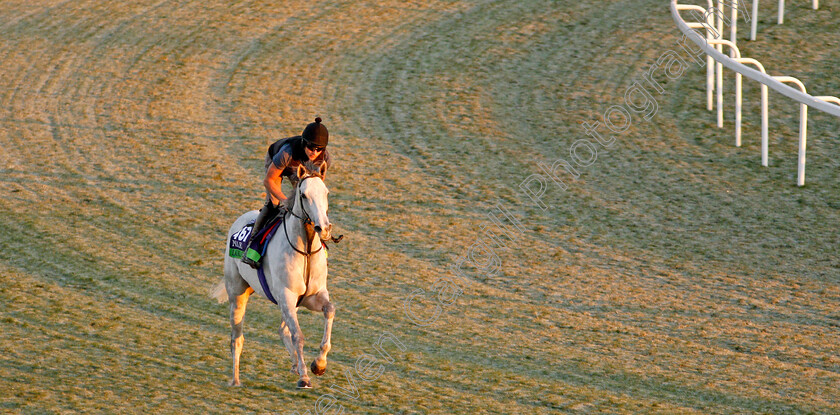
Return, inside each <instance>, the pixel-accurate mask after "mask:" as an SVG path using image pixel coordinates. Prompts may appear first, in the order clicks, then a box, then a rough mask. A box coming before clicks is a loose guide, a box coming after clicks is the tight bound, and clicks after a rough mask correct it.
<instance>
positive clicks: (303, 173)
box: [297, 163, 306, 179]
mask: <svg viewBox="0 0 840 415" xmlns="http://www.w3.org/2000/svg"><path fill="white" fill-rule="evenodd" d="M303 176H306V167H304V166H303V163H300V164H298V168H297V177H298V178H299V179H302V178H303Z"/></svg>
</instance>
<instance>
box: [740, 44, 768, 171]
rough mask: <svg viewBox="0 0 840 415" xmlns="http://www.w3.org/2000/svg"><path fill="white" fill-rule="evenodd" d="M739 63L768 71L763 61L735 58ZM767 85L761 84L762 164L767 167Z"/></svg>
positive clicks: (762, 71) (763, 71) (764, 72)
mask: <svg viewBox="0 0 840 415" xmlns="http://www.w3.org/2000/svg"><path fill="white" fill-rule="evenodd" d="M735 61H736V62H738V63H743V64H752V65H755V67H756V68H757V69H758V70H759V71H761V73H763V74H766V73H767V71H765V70H764V65H762V64H761V62H759V61H757V60H755V59H752V58H738V59H735ZM767 124H768V122H767V85H765V84H763V83H762V84H761V165H762V166H764V167H767V158H768V157H767V147H768V145H767V142H768V139H767Z"/></svg>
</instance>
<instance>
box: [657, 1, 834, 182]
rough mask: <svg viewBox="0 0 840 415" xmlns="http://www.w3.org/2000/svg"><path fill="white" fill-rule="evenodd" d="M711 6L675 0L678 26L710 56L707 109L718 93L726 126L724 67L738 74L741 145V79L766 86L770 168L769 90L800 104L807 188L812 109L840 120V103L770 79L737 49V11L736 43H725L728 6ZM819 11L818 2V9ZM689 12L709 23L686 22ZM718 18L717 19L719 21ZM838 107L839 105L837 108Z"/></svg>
mask: <svg viewBox="0 0 840 415" xmlns="http://www.w3.org/2000/svg"><path fill="white" fill-rule="evenodd" d="M707 3H708V4H709V5H710V6H709V9H703V8H702V7H700V6H695V5H682V4H677V0H671V15H672V16H673V18H674V21H675V22H676V23H677V26H678V27H679V29H680V31H681V32H683V34H684V35H685V36H686V37H687V38H690V39H691V40H692V41H693V42H694V43H696V44H697V45H698V46H699V47H700V48H701V49H702V50H703V52H705V53H706V60H707V65H706V67H707V76H706V88H707V91H706V92H707V108H708V109H709V110H711V109H712V101H713V100H712V89H716V90H717V107H718V111H717V125H718V127H722V126H723V73H722V72H723V66H726V67H727V68H729V69H731V70H733V71H735V72H736V101H737V103H736V109H735V110H736V116H735V117H736V120H735V122H736V129H735V130H736V131H735V134H736V138H735V144H736V145H738V146H740V144H741V122H740V121H741V117H740V115H741V114H740V113H741V75H743V76H746V77H748V78H750V79H753V80H755V81H758V82H759V83H761V84H762V90H761V92H762V94H761V95H762V96H761V100H762V140H761V164H762V165H763V166H767V164H768V163H767V87H770V88H773V90H775V91H776V92H779V93H780V94H782V95H784V96H786V97H788V98H791V99H793V100H796V101H797V102H799V103H800V118H799V119H800V125H799V160H798V172H797V184H798V185H799V186H803V185H804V184H805V149H806V141H807V122H808V115H807V114H808V107H813V108H816V109H818V110H820V111H823V112H825V113H828V114H831V115H834V116H836V117H840V99H839V98H836V97H829V96H819V97H814V96H811V95H808V93H807V92H806V90H805V86H804V85H803V84H802V83H801V82H799V80H797V79H796V78H793V77H788V76H770V75H768V74H767V72H766V71H765V70H764V67H763V65H761V63H759V62H758V61H757V60H755V59H750V58H743V57H741V55H740V51H738V48H737V46H736V45H735V39H736V30H735V21H736V20H737V8H736V7H732V20H731V21H730V25H731V29H732V31H731V35H732V39H731V40H730V41H726V40H723V39H721V38H720V37H721V34H722V33H723V23H724V19H725V16H723V8H724V3H723V1H722V0H719V1H718V8H714V7H713V6H712V4H713V0H707ZM757 3H758V0H753V17H752V19H753V20H752V21H753V22H755V21H756V17H755V14H756V7H757ZM780 3H781V4H780V10H784V3H783V0H782V1H780ZM816 7H817V2H816V0H814V8H816ZM683 10H689V11H692V12H700V11H702V12H703V16H702V17H704V19H703V20H705V21H700V22H685V21H684V20H683V18H682V16H681V15H680V11H683ZM715 17H717V18H715ZM693 29H705V31H706V32H705V34H706V37H705V38H703V37H702V36H700V34H698V33H697V32H695V31H694V30H693ZM712 31H714V32H715V34H716V35H717V36H714V37H715V38H714V39H712V36H711V32H712ZM724 45H726V46H729V49H730V52H731V57H730V56H726V55H724V54H723V46H724ZM712 59H714V61H716V65H715V66H716V68H712V65H711V64H710V62H711V60H712ZM746 64H751V65H754V66H756V68H757V69H752V68H750V67H748V66H746ZM714 75H717V76H716V78H717V79H716V81H717V82H716V84H717V85H714V86H713V82H712V78H713V76H714ZM785 83H794V84H796V85H797V86H798V87H799V88H792V87H790V86H788V85H785ZM835 104H836V105H835Z"/></svg>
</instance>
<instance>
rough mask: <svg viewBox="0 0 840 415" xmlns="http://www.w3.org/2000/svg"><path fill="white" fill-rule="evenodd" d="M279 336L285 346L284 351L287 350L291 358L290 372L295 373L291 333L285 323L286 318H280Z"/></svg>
mask: <svg viewBox="0 0 840 415" xmlns="http://www.w3.org/2000/svg"><path fill="white" fill-rule="evenodd" d="M279 331H280V337H282V338H283V345H285V346H286V351H287V352H289V357H290V358H291V359H292V373H294V374H297V373H298V371H297V359H296V358H295V348H294V345H293V344H292V334H291V333H290V332H289V326H287V325H286V320H284V319H282V318H281V319H280V330H279Z"/></svg>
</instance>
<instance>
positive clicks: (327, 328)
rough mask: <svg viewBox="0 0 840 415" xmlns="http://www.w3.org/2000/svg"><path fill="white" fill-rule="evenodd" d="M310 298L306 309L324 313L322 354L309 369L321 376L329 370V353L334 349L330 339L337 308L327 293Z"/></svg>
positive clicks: (320, 293) (323, 292)
mask: <svg viewBox="0 0 840 415" xmlns="http://www.w3.org/2000/svg"><path fill="white" fill-rule="evenodd" d="M310 298H311V300H310V301H307V304H306V305H305V306H306V308H308V309H310V310H312V311H323V312H324V337H323V339H321V353H320V354H319V355H318V357H317V358H316V359H315V360H313V361H312V365H311V366H310V367H309V368H310V369H311V370H312V373H313V374H315V375H316V376H321V375H323V374H324V372H326V370H327V353H329V352H330V349H331V348H332V344H331V343H330V338H331V334H332V325H333V319H334V318H335V306H333V305H332V303H331V302H330V295H329V293H328V292H326V291H322V292H319V293H318V294H316V295H314V296H313V297H310Z"/></svg>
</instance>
